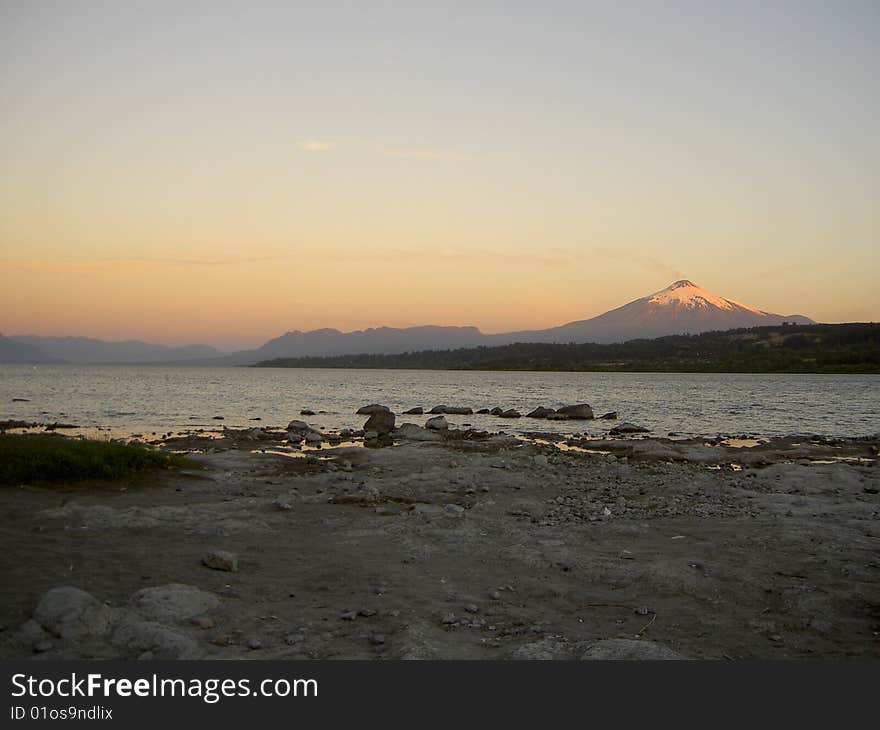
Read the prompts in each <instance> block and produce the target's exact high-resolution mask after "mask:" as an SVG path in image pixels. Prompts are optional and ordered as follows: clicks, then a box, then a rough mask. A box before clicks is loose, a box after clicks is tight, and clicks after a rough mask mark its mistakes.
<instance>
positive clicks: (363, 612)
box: [358, 608, 376, 618]
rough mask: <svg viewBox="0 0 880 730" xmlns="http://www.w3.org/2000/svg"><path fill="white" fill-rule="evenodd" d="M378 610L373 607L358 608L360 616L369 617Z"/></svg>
mask: <svg viewBox="0 0 880 730" xmlns="http://www.w3.org/2000/svg"><path fill="white" fill-rule="evenodd" d="M375 615H376V610H375V609H373V608H361V609H360V610H358V616H366V617H367V618H369V617H370V616H375Z"/></svg>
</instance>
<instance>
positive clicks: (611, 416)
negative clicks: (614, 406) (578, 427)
mask: <svg viewBox="0 0 880 730" xmlns="http://www.w3.org/2000/svg"><path fill="white" fill-rule="evenodd" d="M599 420H602V421H616V420H617V411H609V412H608V413H603V414H602V415H601V416H599Z"/></svg>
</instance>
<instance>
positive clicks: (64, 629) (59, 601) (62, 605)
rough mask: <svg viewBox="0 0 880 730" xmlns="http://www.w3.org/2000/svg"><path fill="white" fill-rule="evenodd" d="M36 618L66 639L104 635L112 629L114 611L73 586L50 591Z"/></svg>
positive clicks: (35, 612)
mask: <svg viewBox="0 0 880 730" xmlns="http://www.w3.org/2000/svg"><path fill="white" fill-rule="evenodd" d="M34 619H35V620H36V621H37V623H39V624H40V625H41V626H43V628H45V629H46V630H47V631H48V632H49V633H51V634H54V635H55V636H60V637H61V638H63V639H80V638H83V637H84V636H101V635H103V634H106V633H107V632H108V631H109V630H110V624H111V622H112V620H113V611H112V610H111V609H110V608H109V607H108V606H105V605H104V604H103V603H101V602H100V601H98V599H97V598H95V597H94V596H92V595H91V594H90V593H86V592H85V591H82V590H80V589H79V588H74V587H72V586H59V587H58V588H52V589H51V590H49V591H47V592H46V593H45V594H44V595H43V597H42V598H41V599H40V603H39V604H38V605H37V608H36V610H35V611H34Z"/></svg>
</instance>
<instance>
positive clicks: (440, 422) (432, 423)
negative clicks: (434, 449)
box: [425, 416, 449, 431]
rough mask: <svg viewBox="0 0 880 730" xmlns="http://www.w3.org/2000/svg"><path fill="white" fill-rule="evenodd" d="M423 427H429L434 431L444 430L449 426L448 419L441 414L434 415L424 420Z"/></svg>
mask: <svg viewBox="0 0 880 730" xmlns="http://www.w3.org/2000/svg"><path fill="white" fill-rule="evenodd" d="M425 428H430V429H433V430H435V431H445V430H447V429H448V428H449V421H447V420H446V419H445V418H444V417H443V416H434V418H429V419H428V420H427V421H425Z"/></svg>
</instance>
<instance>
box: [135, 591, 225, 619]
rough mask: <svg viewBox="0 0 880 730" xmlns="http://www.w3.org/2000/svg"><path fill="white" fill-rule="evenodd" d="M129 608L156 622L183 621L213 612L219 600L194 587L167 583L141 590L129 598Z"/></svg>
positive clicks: (211, 594)
mask: <svg viewBox="0 0 880 730" xmlns="http://www.w3.org/2000/svg"><path fill="white" fill-rule="evenodd" d="M130 603H131V607H132V608H134V609H135V610H136V611H138V613H140V614H141V615H143V616H145V617H146V618H151V619H156V620H157V621H183V620H185V619H188V618H192V617H193V616H198V615H200V614H203V613H208V612H209V611H213V610H214V609H215V608H217V607H218V606H219V605H220V599H219V598H217V596H215V595H214V594H213V593H208V592H207V591H203V590H201V589H200V588H196V587H195V586H189V585H184V584H183V583H169V584H168V585H164V586H156V587H155V588H143V589H141V590H139V591H138V592H137V593H135V594H134V595H133V596H132V597H131V601H130Z"/></svg>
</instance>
